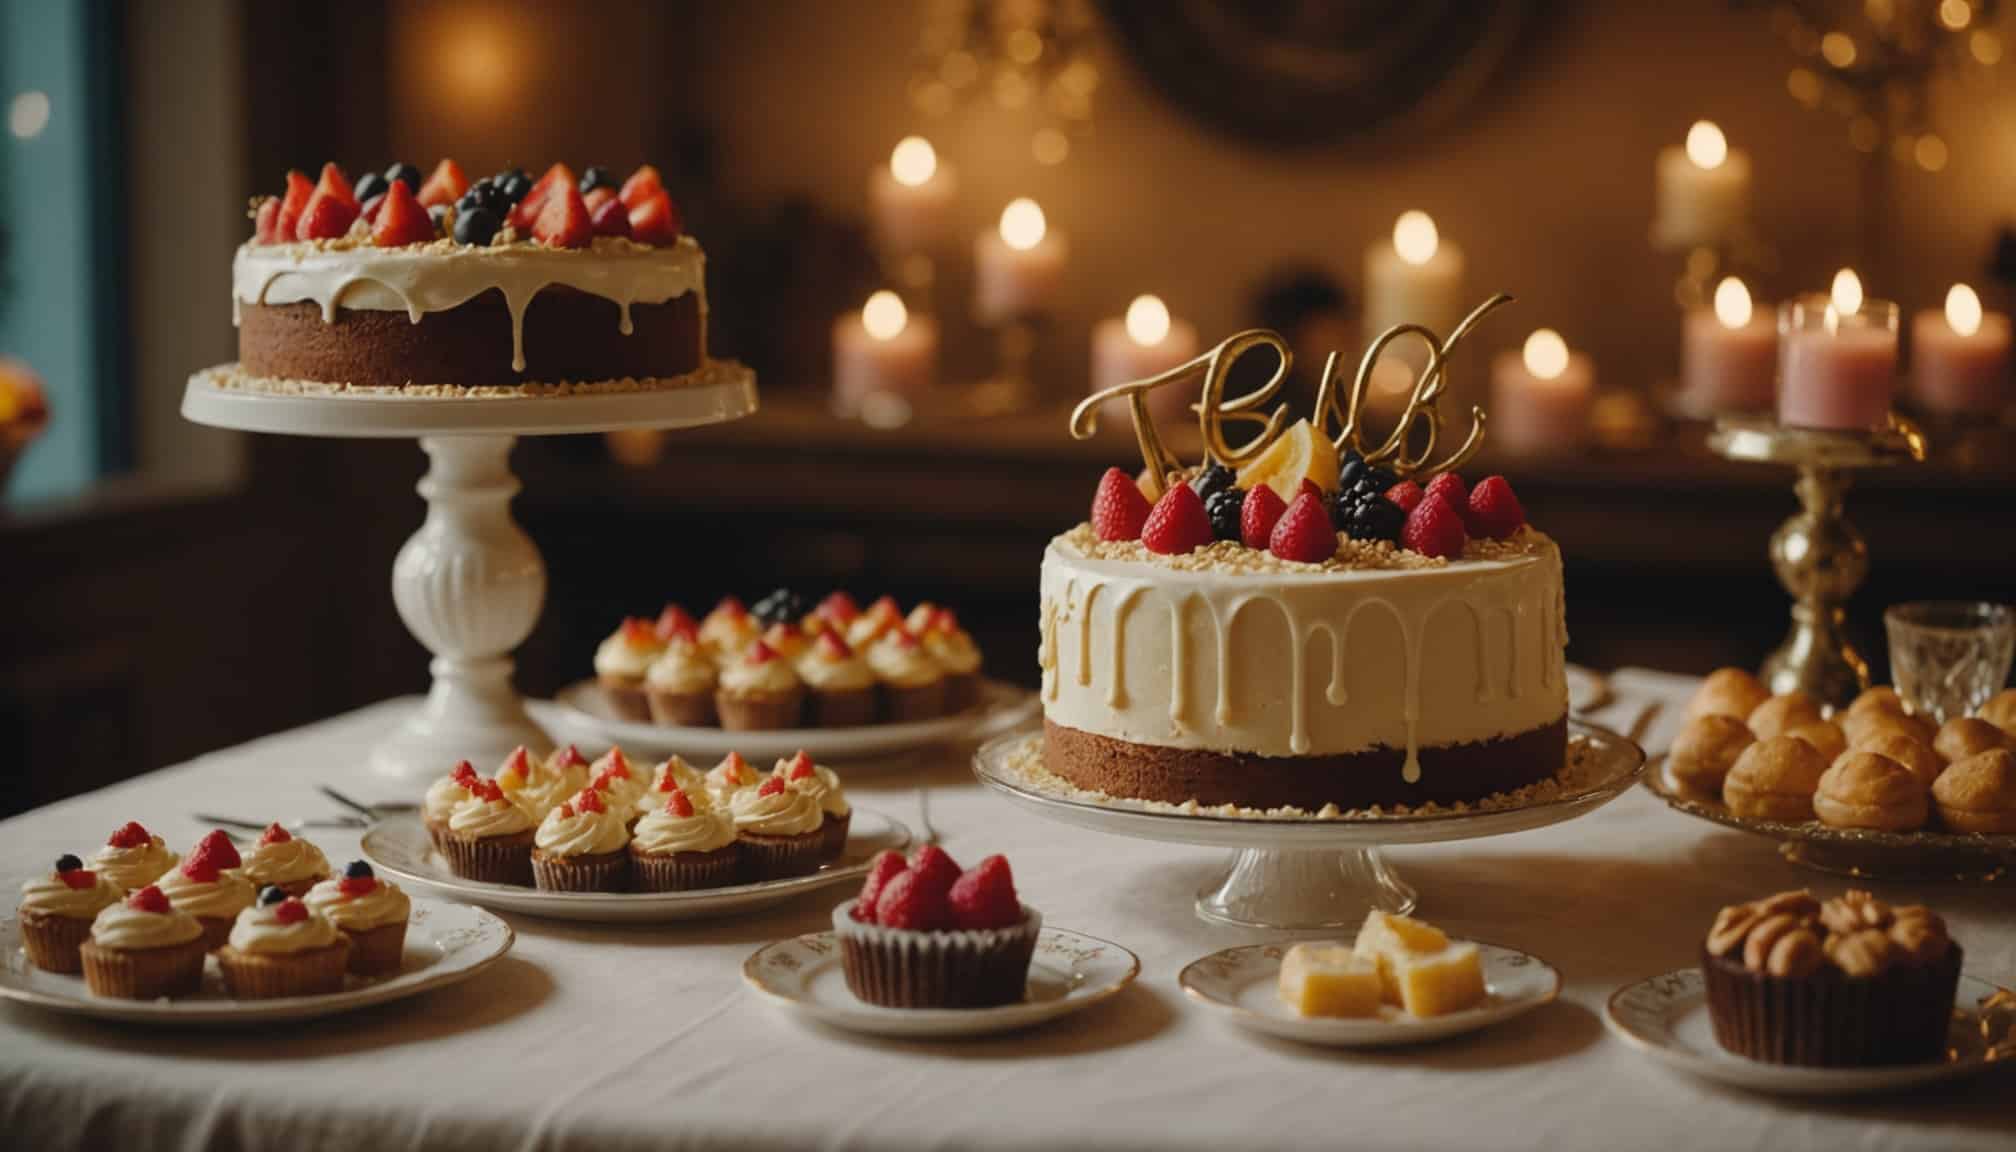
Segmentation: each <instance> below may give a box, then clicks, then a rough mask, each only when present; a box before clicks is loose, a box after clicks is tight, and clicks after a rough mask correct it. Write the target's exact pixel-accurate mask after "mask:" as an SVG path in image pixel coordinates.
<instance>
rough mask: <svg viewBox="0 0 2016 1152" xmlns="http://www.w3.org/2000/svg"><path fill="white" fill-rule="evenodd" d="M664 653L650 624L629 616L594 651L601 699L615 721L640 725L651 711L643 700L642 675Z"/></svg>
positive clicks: (653, 627) (663, 644)
mask: <svg viewBox="0 0 2016 1152" xmlns="http://www.w3.org/2000/svg"><path fill="white" fill-rule="evenodd" d="M664 651H665V642H664V641H663V640H661V639H659V638H658V629H657V628H656V627H655V626H654V625H653V623H652V621H649V620H646V619H644V618H642V617H639V616H632V617H630V618H628V619H626V620H624V621H623V623H622V624H621V625H619V626H617V629H616V631H614V632H611V633H610V634H609V635H608V637H607V638H606V639H604V640H603V641H602V643H601V644H600V645H599V646H597V647H596V649H595V679H596V680H597V681H598V682H600V683H601V685H602V695H603V698H604V699H606V700H608V701H609V707H610V708H611V709H612V710H613V711H614V712H615V713H616V715H617V717H618V718H619V719H623V720H631V721H638V722H642V721H645V720H648V719H650V717H651V712H650V708H649V706H648V705H647V704H646V702H645V698H644V676H645V673H647V672H649V671H650V669H651V662H652V661H653V660H656V659H658V657H659V656H660V655H661V654H663V653H664Z"/></svg>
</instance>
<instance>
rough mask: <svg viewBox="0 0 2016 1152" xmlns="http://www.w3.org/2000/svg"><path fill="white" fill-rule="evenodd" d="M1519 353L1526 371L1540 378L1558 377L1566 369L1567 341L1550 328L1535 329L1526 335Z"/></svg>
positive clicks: (1551, 378)
mask: <svg viewBox="0 0 2016 1152" xmlns="http://www.w3.org/2000/svg"><path fill="white" fill-rule="evenodd" d="M1521 355H1522V356H1523V358H1524V359H1525V361H1526V371H1528V372H1531V373H1532V374H1533V375H1535V376H1537V377H1539V378H1540V379H1542V380H1554V379H1558V378H1559V377H1560V375H1561V374H1562V373H1563V372H1566V371H1567V370H1568V342H1567V341H1566V340H1563V339H1562V338H1561V334H1560V333H1559V332H1556V331H1554V330H1553V329H1552V328H1538V329H1535V330H1534V332H1533V334H1532V335H1531V336H1528V337H1526V347H1525V349H1524V351H1523V352H1522V353H1521Z"/></svg>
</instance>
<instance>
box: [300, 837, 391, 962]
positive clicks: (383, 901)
mask: <svg viewBox="0 0 2016 1152" xmlns="http://www.w3.org/2000/svg"><path fill="white" fill-rule="evenodd" d="M302 901H303V903H305V904H307V905H308V907H310V908H312V909H314V910H315V911H316V912H319V913H321V914H322V916H324V917H325V918H326V919H328V921H329V923H331V924H334V925H335V926H336V930H337V931H338V932H341V933H343V935H344V936H346V937H348V938H349V940H350V971H351V972H352V973H354V974H356V975H358V976H385V975H389V974H391V973H394V972H397V971H399V967H400V964H401V962H402V961H403V960H404V959H405V954H406V921H407V918H408V917H409V916H411V915H412V912H413V901H412V900H411V899H409V898H408V897H407V895H406V893H404V892H402V891H400V890H399V886H398V885H397V884H394V883H392V882H391V881H390V880H383V879H380V878H379V876H378V874H377V873H376V872H374V871H372V868H371V865H369V864H367V863H365V862H364V861H362V860H352V861H351V862H350V863H349V865H348V866H347V867H345V868H344V869H343V874H342V875H341V876H337V877H334V878H332V879H329V880H324V881H323V882H321V883H320V884H317V885H315V887H313V888H310V889H309V890H308V895H306V896H304V897H302Z"/></svg>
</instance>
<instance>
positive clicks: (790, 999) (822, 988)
mask: <svg viewBox="0 0 2016 1152" xmlns="http://www.w3.org/2000/svg"><path fill="white" fill-rule="evenodd" d="M1140 972H1141V958H1140V957H1138V956H1136V955H1134V953H1132V952H1130V951H1128V950H1127V949H1125V948H1122V947H1121V946H1120V945H1118V944H1115V943H1113V942H1112V941H1110V940H1101V939H1099V938H1098V937H1097V936H1087V935H1085V934H1084V933H1082V932H1073V931H1071V930H1070V929H1068V928H1044V929H1043V930H1042V931H1041V932H1039V933H1038V935H1037V937H1036V953H1035V955H1034V957H1032V958H1031V960H1030V962H1029V990H1028V996H1027V998H1026V999H1024V1000H1023V1001H1022V1002H1021V1003H1020V1004H1005V1005H1002V1006H1001V1007H998V1008H884V1007H881V1006H880V1005H876V1004H868V1003H865V1002H863V1001H862V1000H859V999H857V998H856V997H855V995H854V993H853V992H851V991H849V990H848V988H847V975H846V971H845V969H844V968H843V967H842V961H841V959H840V943H839V941H838V940H837V939H835V937H834V935H833V933H831V932H815V933H812V934H810V935H806V936H796V937H793V938H791V939H789V940H778V941H775V942H773V943H770V944H765V945H764V946H763V947H761V948H758V949H757V950H756V951H755V952H754V953H753V954H751V955H750V957H749V959H748V960H746V961H744V962H743V964H742V980H743V982H744V983H746V984H748V985H749V987H750V988H751V989H753V990H755V991H756V992H757V993H758V994H760V995H761V996H763V998H764V999H766V1000H769V1001H770V1002H771V1003H773V1004H775V1005H777V1006H778V1007H780V1008H784V1009H787V1010H789V1011H790V1012H792V1013H793V1014H795V1015H798V1016H802V1017H804V1018H805V1019H808V1020H813V1021H817V1022H818V1023H821V1024H827V1025H831V1026H833V1027H835V1028H844V1029H846V1030H848V1031H850V1032H862V1033H866V1034H868V1035H871V1036H902V1037H912V1038H926V1037H941V1038H942V1037H954V1036H984V1035H988V1034H991V1033H996V1032H1013V1031H1017V1030H1020V1029H1023V1028H1033V1027H1035V1026H1036V1025H1038V1024H1043V1023H1047V1022H1048V1021H1051V1020H1055V1019H1057V1018H1058V1017H1060V1016H1068V1015H1070V1014H1071V1013H1073V1012H1078V1011H1082V1010H1083V1009H1086V1008H1090V1007H1091V1006H1092V1005H1094V1004H1097V1003H1100V1002H1101V1001H1103V1000H1106V999H1109V998H1111V997H1113V996H1115V995H1118V994H1119V993H1120V991H1121V990H1122V989H1124V988H1126V987H1127V986H1128V985H1129V984H1132V983H1133V982H1134V978H1135V977H1136V976H1138V975H1139V974H1140Z"/></svg>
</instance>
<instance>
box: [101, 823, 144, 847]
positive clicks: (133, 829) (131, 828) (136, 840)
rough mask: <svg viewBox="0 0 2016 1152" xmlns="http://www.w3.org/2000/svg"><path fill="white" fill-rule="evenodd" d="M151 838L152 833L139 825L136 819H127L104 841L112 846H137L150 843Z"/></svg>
mask: <svg viewBox="0 0 2016 1152" xmlns="http://www.w3.org/2000/svg"><path fill="white" fill-rule="evenodd" d="M153 839H154V836H153V834H152V833H150V832H148V831H147V829H145V828H143V827H141V825H140V822H139V821H138V820H128V821H127V822H126V823H124V824H121V825H120V826H119V827H118V829H117V830H116V831H114V832H113V833H112V835H111V836H109V837H107V838H106V840H105V843H107V844H109V845H111V846H112V847H114V848H138V847H140V846H141V845H143V844H147V843H150V842H151V841H152V840H153Z"/></svg>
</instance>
